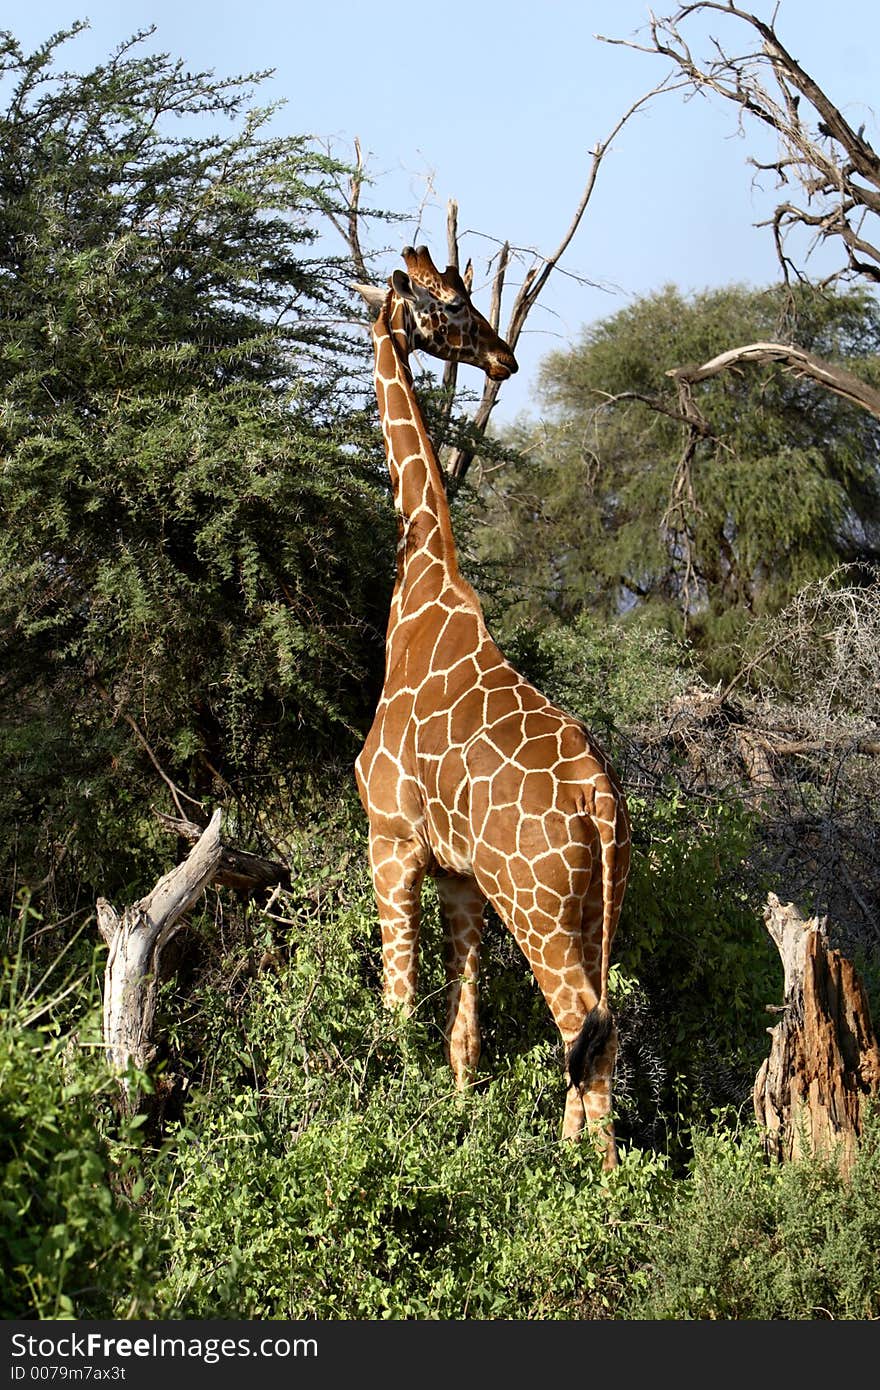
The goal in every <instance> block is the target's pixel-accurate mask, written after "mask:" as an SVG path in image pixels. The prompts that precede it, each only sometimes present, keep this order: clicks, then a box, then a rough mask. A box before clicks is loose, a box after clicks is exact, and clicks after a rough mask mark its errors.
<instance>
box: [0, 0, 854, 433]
mask: <svg viewBox="0 0 880 1390" xmlns="http://www.w3.org/2000/svg"><path fill="white" fill-rule="evenodd" d="M648 8H649V7H648V4H647V3H644V0H542V3H537V2H536V0H528V2H527V0H506V3H505V4H504V5H500V4H491V3H490V4H478V3H476V2H475V0H470V2H469V3H463V2H462V0H446V3H445V4H443V5H442V6H441V5H437V6H433V7H429V6H426V5H424V4H412V3H409V4H404V3H403V2H402V0H374V3H372V4H369V3H355V0H324V3H322V2H321V0H284V3H282V0H249V2H248V3H245V4H242V3H241V0H235V3H232V0H176V3H174V0H125V2H124V3H122V2H121V0H38V3H36V4H34V3H33V0H27V3H25V0H7V3H6V5H5V6H4V17H3V20H2V21H0V22H2V24H3V27H6V28H9V29H11V30H12V31H13V33H14V34H15V35H16V37H17V38H18V39H19V40H20V41H21V42H22V43H24V44H25V45H26V46H35V45H36V44H38V43H39V42H41V41H42V40H44V39H45V38H46V37H47V36H48V35H49V34H50V33H52V32H53V31H55V30H56V29H58V28H62V27H67V26H68V25H69V24H70V23H71V22H72V21H73V20H74V19H88V20H89V21H90V24H91V28H90V31H89V32H88V33H86V34H83V35H81V36H80V37H79V38H77V40H76V41H75V44H73V45H70V47H69V50H68V60H69V62H70V65H71V66H74V65H76V66H81V67H83V68H85V67H87V66H89V65H91V64H93V63H94V62H97V61H100V60H102V59H103V58H105V57H106V56H107V54H108V53H109V51H110V50H111V49H112V48H113V47H114V46H115V45H116V44H117V43H118V42H119V41H120V40H122V39H124V38H126V37H127V36H128V35H130V34H131V33H132V32H133V31H134V30H135V29H138V28H140V27H143V26H145V25H148V24H155V25H156V26H157V33H156V35H155V36H154V38H153V39H152V40H151V41H150V46H151V48H152V49H154V50H161V51H167V52H170V53H172V54H173V55H175V56H180V57H182V58H184V59H185V60H186V62H187V64H188V66H190V67H192V68H208V69H213V70H214V71H215V72H217V74H218V75H223V76H227V75H231V74H235V73H241V72H247V71H251V70H255V69H263V68H273V69H274V75H273V76H272V77H271V78H270V79H269V80H268V81H267V82H266V83H265V84H264V85H263V86H262V87H261V88H260V90H259V95H258V98H257V100H258V101H259V104H261V105H262V104H266V103H267V102H268V101H270V100H275V99H283V100H284V101H285V103H286V105H285V107H284V109H283V110H282V111H281V112H280V113H279V115H278V116H277V117H276V127H277V128H279V129H284V130H287V131H289V132H291V133H301V132H302V133H304V132H308V133H311V134H314V135H315V136H317V137H319V138H320V139H321V140H322V141H325V142H326V141H329V142H331V143H332V146H333V149H334V150H335V151H336V152H337V153H338V154H339V155H340V156H342V157H350V156H351V152H352V141H353V139H354V137H355V136H358V137H359V138H360V141H361V144H362V146H363V148H364V150H365V151H367V152H369V156H370V159H369V167H370V170H371V172H372V175H373V178H374V180H375V185H374V188H373V191H372V196H373V198H374V200H375V202H376V203H377V204H378V205H380V206H385V207H389V208H394V209H396V210H399V211H407V210H412V212H413V214H415V211H416V210H417V209H418V208H419V206H420V205H422V204H424V206H423V207H422V211H421V218H420V221H419V222H417V221H416V218H415V216H413V218H412V220H410V221H407V222H403V223H400V224H395V225H392V226H391V228H390V229H389V228H388V227H387V226H385V227H383V228H382V229H380V230H377V231H376V232H375V233H374V234H373V247H374V249H377V250H378V249H381V248H382V247H383V246H384V247H385V248H387V249H386V250H385V254H384V255H382V256H381V257H380V258H379V259H378V260H377V262H376V271H377V278H378V277H379V276H380V275H387V274H389V273H390V271H391V270H392V269H393V268H394V266H395V265H396V264H398V263H399V261H398V259H397V253H398V251H399V248H400V247H401V246H403V245H405V244H406V243H407V242H408V241H410V240H413V239H416V238H417V239H418V240H423V241H426V242H427V243H428V244H429V245H430V246H431V247H432V248H436V250H437V259H438V260H441V259H442V254H443V250H444V248H445V207H446V200H447V199H448V198H449V197H450V196H452V197H455V198H457V199H458V202H459V205H460V227H461V229H462V231H463V232H466V235H465V236H464V237H463V251H464V253H465V255H468V254H470V255H472V256H473V258H474V262H475V265H476V270H477V279H476V284H477V286H480V285H485V283H486V270H487V261H488V257H489V255H490V254H491V252H492V250H493V249H494V247H495V245H496V242H497V241H501V240H504V239H505V238H507V239H509V240H510V241H511V243H512V244H514V245H518V246H523V247H536V248H538V249H540V250H542V251H545V252H547V251H550V250H552V249H554V248H555V246H556V245H557V244H558V242H559V241H560V239H561V237H562V234H563V232H564V230H565V228H566V227H567V225H568V223H569V221H570V219H571V215H572V213H573V211H574V207H575V206H576V203H577V200H578V198H579V196H580V192H581V189H582V187H583V184H584V182H585V179H586V174H587V170H588V165H589V151H590V149H591V148H592V146H593V145H594V144H595V142H596V141H597V140H599V139H604V138H605V136H606V135H607V134H608V133H609V132H610V130H611V129H612V127H613V126H614V125H615V123H616V121H617V119H618V118H619V116H620V115H621V114H622V113H623V111H624V110H626V108H627V107H628V106H629V105H630V103H631V102H632V101H633V100H634V99H635V98H636V97H637V96H639V95H640V94H641V93H642V92H644V91H646V90H647V89H648V88H650V87H652V86H654V85H655V84H656V83H657V82H658V81H659V80H660V79H661V77H662V76H663V75H664V72H665V71H666V68H665V65H664V62H663V60H661V59H657V58H650V57H648V56H646V55H642V54H639V53H635V52H632V51H630V50H627V49H624V48H618V47H611V46H609V45H607V44H604V43H601V42H599V41H597V39H596V38H595V37H594V35H595V34H597V33H598V34H604V35H608V36H610V37H618V38H622V37H630V36H632V35H634V33H635V31H636V30H637V29H639V28H640V27H641V26H643V25H644V24H645V22H646V20H647V16H648ZM653 8H654V9H655V11H656V12H657V13H659V14H665V13H670V12H671V11H672V10H673V9H674V8H675V6H674V5H673V4H670V5H669V6H668V8H667V7H666V6H665V5H664V4H663V0H655V2H654V5H653ZM751 8H752V9H753V10H754V11H755V12H756V13H758V14H760V15H761V16H762V17H769V15H770V14H771V13H772V6H771V5H770V4H769V3H767V0H753V4H752V6H751ZM829 15H831V16H833V19H832V20H831V21H829ZM710 27H711V32H713V33H715V34H717V36H718V37H719V39H724V40H725V41H726V42H727V43H728V45H729V47H731V48H732V49H734V50H736V49H737V48H738V47H742V46H743V43H744V30H743V26H737V25H736V24H735V23H734V22H732V21H728V20H727V19H726V18H725V17H722V16H717V17H716V19H715V20H714V21H713V23H712V25H711V26H710ZM777 29H778V32H779V34H780V36H781V38H782V39H783V40H784V41H785V42H786V44H787V46H788V47H789V49H790V51H792V52H793V53H794V55H795V56H796V57H797V58H798V59H799V60H800V62H801V63H802V65H803V66H805V67H806V68H807V70H808V71H810V72H811V73H812V75H813V76H814V77H815V78H816V79H817V80H818V81H819V82H820V83H821V84H822V85H823V86H824V87H825V90H826V91H827V92H828V94H829V95H830V96H831V97H832V98H833V99H834V100H835V101H836V102H837V103H838V105H840V106H841V107H842V108H843V110H844V111H845V112H846V114H847V115H848V116H849V117H850V119H851V121H852V122H853V124H861V123H862V121H864V122H866V133H867V135H868V137H869V138H873V139H874V140H875V142H876V140H877V137H878V115H875V111H874V109H873V107H872V105H871V103H872V101H873V100H876V99H877V75H878V60H877V55H878V53H880V5H877V3H876V0H838V3H836V4H833V5H832V4H829V3H828V0H782V4H781V6H780V10H779V15H778V19H777ZM688 32H689V33H692V32H695V31H692V30H689V31H688ZM694 51H695V55H696V56H698V57H703V56H705V55H706V53H707V47H706V44H705V42H703V43H700V42H698V41H696V40H695V43H694ZM74 60H75V61H74ZM878 114H880V113H878ZM757 148H758V146H757V144H756V137H755V132H754V130H753V129H749V130H747V132H746V138H741V137H740V135H739V134H738V131H737V121H736V114H735V112H734V110H733V108H732V107H731V106H730V104H729V103H724V104H723V105H722V103H721V102H720V101H716V102H708V101H703V100H696V101H691V102H689V103H687V104H686V103H684V102H683V101H682V98H681V97H680V96H678V95H667V96H663V97H659V98H656V99H655V101H654V102H653V104H652V105H651V106H650V108H649V109H648V110H647V111H645V112H643V113H641V114H639V115H638V116H636V117H635V118H634V119H633V120H632V121H631V122H630V124H629V125H628V126H627V127H626V128H625V129H624V130H623V132H622V133H621V134H620V136H619V137H618V138H617V140H616V141H615V144H614V146H613V147H612V149H611V151H610V152H609V154H608V155H606V158H605V161H604V162H603V166H602V169H601V171H600V174H599V180H598V184H597V187H596V191H595V193H594V196H593V200H592V202H591V204H590V207H589V208H588V210H587V213H586V214H585V218H584V221H583V223H582V225H581V228H580V230H579V231H578V233H577V235H576V237H575V239H574V241H573V242H572V245H571V247H570V248H569V251H568V253H567V255H566V257H565V260H564V262H563V267H564V269H565V270H567V271H569V272H571V275H569V276H564V275H558V274H557V275H554V277H553V278H552V280H551V282H550V284H549V285H548V288H547V291H546V292H545V295H544V296H543V297H542V301H541V303H540V304H539V306H538V307H537V308H536V309H535V310H534V311H533V313H532V316H531V318H530V320H529V322H528V325H527V329H526V333H525V334H524V336H523V338H522V339H521V341H520V348H519V353H518V355H519V358H520V363H521V371H520V374H519V376H517V377H515V378H513V379H512V380H511V381H510V382H508V383H507V384H506V385H505V387H504V388H503V391H502V393H501V400H500V401H499V406H498V410H497V412H496V417H495V418H496V419H503V418H510V416H512V415H513V414H515V413H516V412H517V411H519V410H522V409H526V408H530V407H531V408H533V399H534V377H535V370H536V367H537V364H538V362H539V361H540V359H541V357H542V356H543V355H544V354H545V353H546V352H548V351H550V350H551V349H553V348H557V347H561V346H565V345H566V344H567V343H570V342H571V341H573V340H574V339H575V338H576V337H577V335H578V333H579V331H580V329H581V327H582V326H583V325H584V324H586V323H589V322H592V321H594V320H596V319H597V318H601V317H603V316H605V315H607V314H610V313H613V312H615V310H617V309H619V308H621V307H622V306H623V305H625V304H626V303H627V302H629V301H630V300H631V298H632V297H633V296H635V295H639V294H642V293H645V292H647V291H650V290H654V289H658V288H660V287H661V286H662V285H664V284H668V283H675V284H677V285H679V286H680V287H681V288H683V289H685V290H697V289H703V288H706V287H707V286H711V285H721V284H726V283H730V282H731V281H744V282H748V283H752V284H758V285H760V284H766V283H769V282H770V281H771V280H773V279H775V278H776V263H775V258H774V254H773V247H772V241H771V236H770V233H769V231H768V230H767V229H756V228H755V226H754V223H755V222H757V221H758V220H760V218H761V217H763V216H766V215H767V213H768V211H769V210H770V209H771V208H772V206H773V202H772V196H771V195H772V188H771V187H769V186H768V190H767V191H765V192H762V191H761V190H760V189H758V188H756V187H755V186H754V176H753V171H752V170H751V169H750V168H749V166H748V164H747V158H748V155H749V154H752V153H755V151H756V149H757ZM426 199H427V201H425V200H426ZM817 264H819V263H817ZM573 277H586V278H588V279H589V280H590V281H591V282H593V284H592V285H583V284H580V283H579V282H578V280H577V279H576V278H573ZM476 297H477V300H478V302H480V300H482V302H483V306H484V307H485V301H486V296H485V294H481V293H480V292H478V293H477V296H476ZM469 372H470V369H468V373H467V374H466V377H465V379H466V380H467V382H468V384H469V385H472V386H477V385H478V382H477V381H476V379H474V380H471V379H470V376H469Z"/></svg>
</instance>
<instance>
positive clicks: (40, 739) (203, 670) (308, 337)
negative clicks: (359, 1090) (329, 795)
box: [0, 28, 392, 892]
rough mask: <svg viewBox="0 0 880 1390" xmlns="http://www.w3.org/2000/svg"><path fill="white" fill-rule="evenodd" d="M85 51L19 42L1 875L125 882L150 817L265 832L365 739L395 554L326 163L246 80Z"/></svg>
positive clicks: (4, 176)
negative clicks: (324, 231)
mask: <svg viewBox="0 0 880 1390" xmlns="http://www.w3.org/2000/svg"><path fill="white" fill-rule="evenodd" d="M76 32H77V31H76V29H75V28H74V29H71V30H70V31H66V32H63V33H59V34H56V35H55V36H54V37H52V38H51V39H50V40H48V41H47V42H46V43H45V44H44V45H43V46H42V47H41V48H40V49H38V50H37V51H36V52H35V53H32V54H27V53H25V52H23V51H22V49H21V47H20V46H19V45H18V43H17V42H16V40H15V39H14V37H13V36H12V35H11V34H5V35H4V36H3V37H2V40H0V80H2V85H3V88H5V92H6V101H5V105H4V109H3V111H2V114H0V320H2V333H0V395H2V401H0V404H2V409H0V456H2V468H0V644H2V650H0V672H2V675H0V728H2V733H0V767H2V775H0V783H2V790H0V844H2V851H0V853H2V854H3V855H5V856H9V858H10V859H11V860H14V863H15V866H16V872H17V874H18V876H19V880H20V881H24V882H28V883H31V884H34V883H39V882H40V881H42V882H44V883H45V882H46V876H47V875H51V873H52V870H53V868H54V867H56V866H57V863H58V860H59V859H60V858H61V857H62V856H63V855H65V854H66V855H67V860H66V863H67V864H68V865H71V866H72V867H73V868H74V869H75V870H76V872H77V873H82V874H85V875H87V877H88V879H89V881H90V883H91V884H92V885H94V886H97V887H100V889H101V891H107V892H111V891H113V889H114V887H118V886H119V885H120V883H121V884H125V882H126V881H127V880H128V879H129V875H131V874H132V872H133V869H134V866H133V865H132V863H131V862H130V859H127V858H126V854H125V853H124V852H123V848H122V847H123V846H126V845H131V846H134V847H135V849H136V848H137V847H138V846H141V847H142V846H143V845H144V844H145V843H148V842H149V838H150V837H149V833H148V832H147V831H146V830H145V829H144V825H145V822H146V821H147V820H148V811H149V808H150V806H151V805H152V804H153V803H154V802H158V803H159V804H162V800H163V798H164V801H165V806H166V809H168V810H177V812H178V813H181V812H184V813H187V814H195V815H197V808H194V807H193V806H192V801H193V800H195V801H199V800H200V799H201V798H202V797H203V796H204V795H205V794H206V793H210V796H211V798H212V799H216V798H217V797H222V799H223V800H225V801H226V802H227V804H235V805H236V806H237V807H238V809H239V812H240V814H244V813H245V812H247V813H248V814H249V815H250V816H251V818H253V816H255V815H256V813H257V810H258V808H259V806H260V805H261V804H263V803H264V802H265V801H266V799H267V798H271V796H272V795H279V794H281V792H282V790H284V789H285V788H287V790H289V788H290V783H291V778H292V777H293V776H294V775H295V773H296V770H297V768H298V767H302V766H306V767H313V766H314V765H315V764H316V762H317V761H319V758H320V755H321V754H322V753H323V754H327V755H330V754H332V753H333V752H334V750H338V749H339V748H347V747H348V741H349V739H350V738H351V736H352V733H353V731H356V730H357V729H358V728H359V726H360V725H361V724H362V723H363V722H364V721H365V719H366V718H367V715H368V712H369V706H370V701H369V698H368V697H365V694H364V688H365V685H366V686H367V687H369V683H370V681H371V679H372V678H373V677H374V676H375V678H377V679H378V675H379V670H378V658H379V656H380V655H381V638H380V637H379V636H378V634H379V633H380V632H381V628H382V625H383V622H384V610H385V605H386V591H387V586H388V584H390V571H391V557H392V541H391V533H390V527H389V526H388V524H387V521H386V516H387V513H386V509H385V507H384V505H383V503H384V491H385V479H384V470H383V469H382V468H381V467H380V466H379V461H380V458H381V451H380V448H379V445H378V441H377V438H376V434H375V431H374V429H373V426H372V422H371V416H370V415H368V414H365V413H364V412H363V410H362V403H361V401H360V400H359V398H357V396H356V395H354V394H353V391H352V386H351V383H352V381H353V380H356V376H357V374H356V373H353V371H352V363H353V362H355V363H356V364H357V365H358V368H360V367H361V366H362V365H363V363H364V362H365V360H366V345H365V344H363V343H362V342H361V340H360V338H359V337H358V338H357V339H355V340H352V341H350V340H349V339H348V338H346V336H345V334H344V333H341V332H340V331H339V330H338V328H337V327H335V326H334V325H337V324H339V323H343V322H344V320H345V317H346V311H345V301H344V299H343V290H342V287H343V285H344V283H345V281H346V280H347V278H348V276H347V274H346V267H345V265H344V264H343V263H342V262H341V261H336V260H333V259H328V258H327V257H326V256H323V257H320V256H318V255H316V253H315V252H314V250H313V247H312V243H313V241H314V239H315V235H316V227H317V224H318V220H319V218H320V217H322V216H324V215H325V213H326V212H327V210H328V209H329V208H331V207H332V194H333V188H332V180H333V178H334V177H335V176H336V173H337V167H336V166H335V165H334V164H333V163H332V162H331V161H328V160H327V159H326V158H325V157H324V155H323V154H322V153H321V152H320V151H319V150H318V149H316V148H315V147H314V145H313V144H312V143H310V141H309V140H307V139H306V138H303V137H279V136H274V135H272V134H270V133H269V129H268V122H269V120H270V117H271V115H272V112H271V111H270V110H265V109H264V110H259V109H253V108H252V105H251V103H252V92H253V89H254V87H255V85H257V84H258V82H259V79H260V75H259V74H256V75H254V76H252V77H249V78H232V79H229V80H219V79H217V78H215V77H214V76H213V75H212V74H210V73H190V72H188V71H187V70H186V68H185V66H184V64H183V63H182V62H180V61H175V60H172V59H171V58H169V57H168V56H167V55H161V54H160V55H155V54H150V53H146V52H145V51H144V45H145V41H146V40H147V39H148V37H149V33H150V32H151V31H146V32H144V33H140V34H137V35H135V36H134V37H133V38H132V39H131V40H130V41H129V42H127V43H125V44H123V45H122V46H121V47H120V48H119V49H118V50H117V51H116V52H115V53H113V54H112V55H111V57H110V58H109V59H108V60H107V61H106V62H105V63H102V64H101V65H100V66H98V67H96V68H94V69H93V70H92V71H90V72H85V73H80V74H76V73H72V72H68V71H63V70H61V68H60V65H59V62H58V59H59V57H60V56H61V51H63V52H64V54H65V56H66V51H67V50H66V45H67V43H68V41H69V40H70V39H71V38H73V37H74V36H75V34H76ZM223 124H226V125H227V126H228V133H224V132H223V130H222V125H223ZM353 354H354V355H353ZM358 354H360V356H358ZM383 538H385V539H386V540H387V544H383ZM377 541H378V544H377ZM160 794H161V795H160ZM174 803H176V805H175V804H174ZM7 867H9V866H7ZM146 873H147V867H146V866H145V865H141V866H138V868H137V874H138V877H143V876H146Z"/></svg>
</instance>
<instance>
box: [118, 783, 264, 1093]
mask: <svg viewBox="0 0 880 1390" xmlns="http://www.w3.org/2000/svg"><path fill="white" fill-rule="evenodd" d="M163 819H164V820H165V821H166V822H167V823H168V824H167V825H166V828H168V829H173V830H174V831H175V832H176V833H178V834H182V835H183V836H184V837H185V838H187V839H191V840H194V841H195V843H194V845H193V848H192V849H191V850H190V852H189V854H188V855H187V857H186V859H184V860H183V862H182V863H180V864H178V865H177V867H176V868H174V869H172V870H171V872H170V873H167V874H166V875H165V876H164V878H161V879H160V880H159V882H158V883H157V884H156V886H155V887H154V888H153V889H152V891H151V892H150V893H148V894H147V895H146V897H144V898H141V900H140V901H139V902H136V903H135V904H134V905H133V906H131V907H126V908H125V909H124V911H123V913H122V915H121V916H120V915H119V913H117V911H116V909H115V908H114V907H113V906H112V905H111V904H110V903H109V902H108V901H107V899H106V898H98V900H97V904H96V907H97V920H98V930H99V931H100V933H101V935H102V936H103V938H104V940H105V942H106V943H107V947H108V955H107V964H106V966H105V969H104V1006H103V1041H104V1049H105V1053H106V1057H107V1062H108V1065H109V1067H110V1069H111V1071H112V1072H113V1073H114V1074H115V1075H116V1076H117V1077H118V1078H119V1082H120V1085H121V1087H122V1102H123V1106H124V1108H125V1109H127V1110H129V1111H132V1110H134V1109H135V1108H136V1106H137V1097H136V1096H135V1095H134V1094H133V1092H132V1088H131V1085H130V1082H129V1078H128V1071H129V1066H130V1065H133V1066H134V1067H136V1068H137V1069H138V1070H139V1071H146V1070H147V1068H148V1067H149V1065H150V1063H151V1062H152V1061H153V1059H154V1057H155V1055H156V1051H157V1046H156V1043H155V1042H154V1037H153V1033H154V1023H155V1015H156V1001H157V998H158V992H159V984H160V982H161V979H162V953H163V951H164V950H165V948H166V947H167V945H168V943H169V942H170V941H172V940H173V939H174V937H175V936H176V935H177V933H178V932H179V931H180V930H181V929H182V927H183V926H184V921H183V915H184V913H185V912H186V911H187V910H188V909H189V908H190V907H192V905H193V903H195V902H196V900H197V899H198V898H199V897H200V895H201V894H202V893H203V892H204V890H205V889H206V888H207V887H208V885H209V884H210V883H219V884H225V885H228V886H232V887H234V888H236V889H237V890H239V891H244V890H249V891H252V892H253V891H257V890H258V889H260V888H265V887H266V886H268V885H269V884H270V883H284V882H289V879H290V875H289V870H288V869H287V866H286V865H283V864H279V863H275V862H274V861H271V860H267V859H261V858H260V857H259V856H257V855H253V854H248V853H246V852H245V851H243V850H237V849H234V848H232V847H231V846H228V845H224V844H223V843H222V842H221V839H220V823H221V819H222V812H221V811H220V810H219V809H218V810H216V811H215V812H214V814H213V816H212V817H211V820H210V822H209V824H208V825H207V826H205V827H200V826H196V825H193V824H192V823H191V822H189V821H173V820H171V818H170V817H164V818H163Z"/></svg>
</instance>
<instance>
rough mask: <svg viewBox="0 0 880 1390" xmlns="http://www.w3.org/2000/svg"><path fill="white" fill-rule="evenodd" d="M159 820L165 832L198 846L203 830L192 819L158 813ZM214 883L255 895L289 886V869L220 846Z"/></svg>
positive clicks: (225, 845)
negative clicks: (269, 889)
mask: <svg viewBox="0 0 880 1390" xmlns="http://www.w3.org/2000/svg"><path fill="white" fill-rule="evenodd" d="M156 818H157V820H158V821H159V822H160V824H161V825H162V827H163V829H164V830H167V831H168V832H169V833H170V834H173V835H179V836H180V838H181V839H183V840H188V841H189V842H190V844H195V843H196V841H197V840H198V839H199V838H200V836H201V835H202V833H203V829H204V827H203V826H201V825H196V824H194V822H193V821H191V820H178V819H177V818H175V817H174V816H166V815H165V814H164V813H162V812H160V811H157V812H156ZM214 882H215V883H217V884H219V885H220V886H221V887H222V888H234V889H236V890H237V891H238V892H243V893H254V892H256V891H257V890H259V889H260V888H271V887H274V885H275V884H276V883H280V884H281V885H282V886H283V887H287V886H289V884H290V870H289V868H288V867H287V865H286V864H282V863H280V862H279V861H278V860H277V859H264V858H263V857H262V856H261V855H259V854H250V853H249V852H248V851H246V850H241V849H234V848H233V847H232V846H231V845H227V844H223V845H221V847H220V860H219V863H218V865H217V868H216V871H215V873H214Z"/></svg>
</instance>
